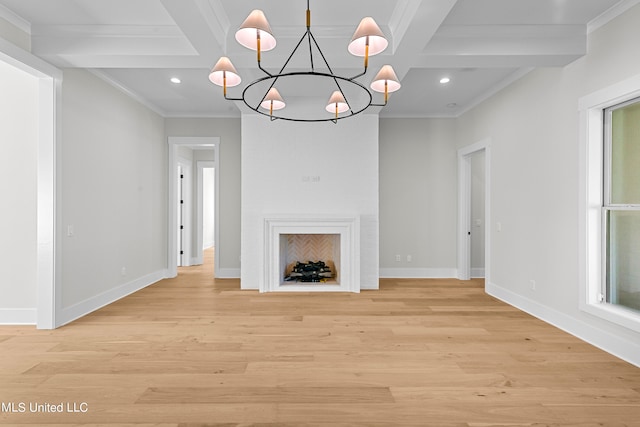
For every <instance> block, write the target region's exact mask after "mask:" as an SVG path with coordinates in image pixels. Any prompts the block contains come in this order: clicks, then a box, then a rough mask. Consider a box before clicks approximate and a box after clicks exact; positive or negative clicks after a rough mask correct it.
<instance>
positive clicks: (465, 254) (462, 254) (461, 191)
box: [457, 138, 491, 286]
mask: <svg viewBox="0 0 640 427" xmlns="http://www.w3.org/2000/svg"><path fill="white" fill-rule="evenodd" d="M481 151H484V153H485V196H484V197H485V204H484V206H485V208H484V209H485V239H484V245H485V252H484V253H485V261H484V266H485V277H484V278H485V286H486V284H488V283H490V282H491V280H490V278H491V140H490V139H489V138H487V139H483V140H482V141H479V142H477V143H475V144H471V145H469V146H466V147H463V148H460V149H458V254H457V264H458V279H460V280H469V279H470V278H471V237H470V233H471V178H472V177H471V157H472V156H473V155H474V154H476V153H479V152H481Z"/></svg>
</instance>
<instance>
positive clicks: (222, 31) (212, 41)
mask: <svg viewBox="0 0 640 427" xmlns="http://www.w3.org/2000/svg"><path fill="white" fill-rule="evenodd" d="M160 1H161V3H162V5H163V6H164V8H165V9H166V11H167V12H168V13H169V15H171V17H172V18H173V20H174V21H175V23H176V24H177V25H178V27H179V28H180V30H181V31H182V33H183V34H184V35H185V37H186V38H187V39H188V40H189V42H190V43H191V45H192V46H193V48H194V49H195V50H196V51H197V52H198V53H199V54H200V55H201V56H204V57H205V58H208V59H209V61H213V60H214V59H216V58H217V57H219V56H220V55H221V54H222V52H224V50H225V49H224V48H225V35H226V32H227V30H228V24H225V22H227V21H228V19H226V18H225V15H224V9H222V8H220V10H219V11H217V13H221V14H222V15H220V16H219V18H216V16H215V14H214V11H213V9H212V7H211V6H210V5H208V4H206V2H203V1H198V0H160ZM188 3H192V5H188ZM225 26H226V28H225Z"/></svg>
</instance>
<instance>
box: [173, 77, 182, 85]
mask: <svg viewBox="0 0 640 427" xmlns="http://www.w3.org/2000/svg"><path fill="white" fill-rule="evenodd" d="M171 83H175V84H180V83H182V81H181V80H180V79H179V78H177V77H171Z"/></svg>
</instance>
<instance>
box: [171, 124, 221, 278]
mask: <svg viewBox="0 0 640 427" xmlns="http://www.w3.org/2000/svg"><path fill="white" fill-rule="evenodd" d="M167 143H168V144H169V156H168V158H169V168H168V170H169V174H168V175H169V176H168V190H167V203H168V205H167V211H168V212H167V277H176V276H177V275H178V266H177V259H176V253H177V250H178V249H177V247H178V242H177V233H176V228H177V227H178V218H177V216H178V215H177V210H176V209H175V206H176V204H177V203H178V188H177V182H178V176H177V175H178V158H179V156H178V148H179V147H181V146H182V147H189V148H196V149H204V148H208V149H212V150H213V152H214V159H215V160H214V168H215V174H216V177H215V179H216V183H215V185H216V194H215V207H214V209H215V218H214V221H215V223H214V227H215V229H216V235H215V246H216V251H215V260H214V276H218V268H219V265H220V263H219V262H218V260H219V253H220V250H219V247H220V245H219V233H218V222H219V218H220V215H219V206H220V203H219V194H220V192H219V191H218V185H219V182H220V179H219V178H220V177H219V171H220V167H219V163H220V162H219V159H220V138H219V137H217V136H205V137H190V136H186V137H185V136H175V137H174V136H170V137H168V139H167Z"/></svg>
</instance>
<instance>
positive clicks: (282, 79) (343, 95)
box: [209, 0, 400, 123]
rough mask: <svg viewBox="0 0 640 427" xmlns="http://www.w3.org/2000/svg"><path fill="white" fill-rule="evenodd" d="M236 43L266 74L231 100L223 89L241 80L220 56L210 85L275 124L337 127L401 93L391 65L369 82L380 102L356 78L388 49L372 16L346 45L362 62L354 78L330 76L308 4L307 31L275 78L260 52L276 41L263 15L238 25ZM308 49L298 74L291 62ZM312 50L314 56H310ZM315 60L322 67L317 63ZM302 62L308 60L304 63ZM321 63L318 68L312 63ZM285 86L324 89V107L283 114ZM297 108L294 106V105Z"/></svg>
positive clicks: (294, 92)
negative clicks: (254, 54)
mask: <svg viewBox="0 0 640 427" xmlns="http://www.w3.org/2000/svg"><path fill="white" fill-rule="evenodd" d="M236 40H237V41H238V43H240V44H241V45H242V46H245V47H247V48H249V49H251V50H255V51H256V52H257V63H258V68H259V69H260V71H262V72H263V73H264V74H265V75H264V77H261V78H258V79H256V80H254V81H252V82H251V83H249V84H248V85H247V86H246V87H245V88H244V90H243V91H242V97H241V98H237V97H230V96H228V95H227V88H229V87H234V86H238V85H239V84H240V83H241V81H242V79H241V78H240V75H239V74H238V72H237V71H236V69H235V67H234V66H233V64H232V63H231V60H230V59H229V58H228V57H226V56H223V57H221V58H220V59H219V60H218V62H217V63H216V64H215V66H214V67H213V69H212V70H211V74H209V80H210V81H211V82H212V83H214V84H216V85H218V86H222V88H223V89H222V90H223V95H224V98H225V99H226V100H229V101H243V102H244V103H245V105H246V106H247V107H249V108H250V109H251V110H253V111H255V112H257V113H260V114H263V115H265V116H268V117H269V118H270V119H271V120H272V121H273V120H278V119H281V120H289V121H295V122H326V121H331V122H333V123H337V121H338V120H340V119H344V118H349V117H353V116H355V115H357V114H359V113H362V112H363V111H365V110H366V109H367V108H369V107H384V106H385V105H387V102H388V99H389V93H391V92H395V91H396V90H398V89H400V82H399V81H398V77H397V76H396V73H395V71H394V70H393V67H391V65H384V66H383V67H382V68H381V69H380V71H379V72H378V74H377V75H376V76H375V78H374V79H373V81H372V83H371V85H370V88H371V89H372V90H373V91H375V92H379V93H383V94H384V103H381V104H376V103H373V95H372V93H371V92H370V91H369V89H367V87H365V86H364V85H363V84H362V83H360V82H359V81H357V80H356V79H358V78H360V77H362V76H364V75H365V74H366V73H367V70H368V68H369V57H370V56H373V55H377V54H378V53H380V52H382V51H383V50H384V49H385V48H386V47H387V45H388V42H387V39H386V38H385V36H384V34H383V33H382V31H381V30H380V27H379V26H378V24H376V22H375V21H374V20H373V18H371V17H367V18H364V19H362V21H361V22H360V25H358V27H357V29H356V31H355V33H354V35H353V37H352V39H351V42H350V43H349V45H348V50H349V52H350V53H351V54H352V55H354V56H360V57H363V58H364V71H362V72H361V73H360V74H358V75H356V76H353V77H344V76H340V75H338V74H336V73H334V72H333V70H332V68H331V66H330V65H329V63H328V61H327V59H326V57H325V55H324V53H323V52H322V49H320V46H319V44H318V42H317V41H316V38H315V37H314V35H313V33H312V32H311V11H310V8H309V0H307V25H306V31H305V32H304V34H303V35H302V37H301V38H300V41H298V44H297V45H296V47H295V48H294V49H293V51H292V52H291V54H290V55H289V58H288V59H287V61H286V62H285V63H284V65H283V66H282V68H281V69H280V71H279V72H277V73H270V72H269V71H267V70H266V69H264V68H263V67H262V52H263V51H265V52H266V51H269V50H271V49H273V48H274V47H275V46H276V39H275V37H274V36H273V32H272V31H271V26H270V25H269V22H268V21H267V18H266V17H265V14H264V12H262V11H261V10H254V11H253V12H251V14H249V16H248V17H247V19H246V20H245V21H244V22H243V23H242V25H241V26H240V28H239V29H238V31H237V32H236ZM307 45H308V61H309V62H308V64H309V68H308V69H304V70H301V69H300V68H294V67H293V66H292V65H291V64H290V63H291V61H292V59H293V58H294V56H295V55H296V52H297V51H298V49H300V48H301V47H303V46H304V49H305V50H306V47H307ZM314 50H315V55H314ZM318 56H319V57H320V58H321V60H322V61H321V62H319V61H317V59H318ZM305 62H306V61H305ZM317 63H319V64H320V68H318V67H316V64H317ZM287 81H289V82H291V83H292V84H291V85H288V86H291V87H293V88H294V89H290V91H291V92H292V93H290V95H296V96H299V95H300V94H301V93H303V92H305V90H311V89H313V90H318V89H319V88H322V90H327V95H329V96H328V102H327V103H326V104H324V105H322V102H319V104H321V105H319V106H318V105H316V106H315V107H316V109H315V110H314V109H313V106H311V109H309V106H308V105H307V106H306V107H307V108H306V111H305V114H306V115H304V114H302V113H301V111H302V109H301V108H300V106H299V105H298V106H297V107H298V108H296V109H294V111H290V110H291V109H292V108H290V109H288V110H284V109H285V107H286V106H287V103H286V102H285V100H284V98H283V97H282V96H281V95H280V92H279V91H278V89H277V86H278V85H279V84H283V85H286V82H287ZM294 104H295V102H294Z"/></svg>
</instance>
